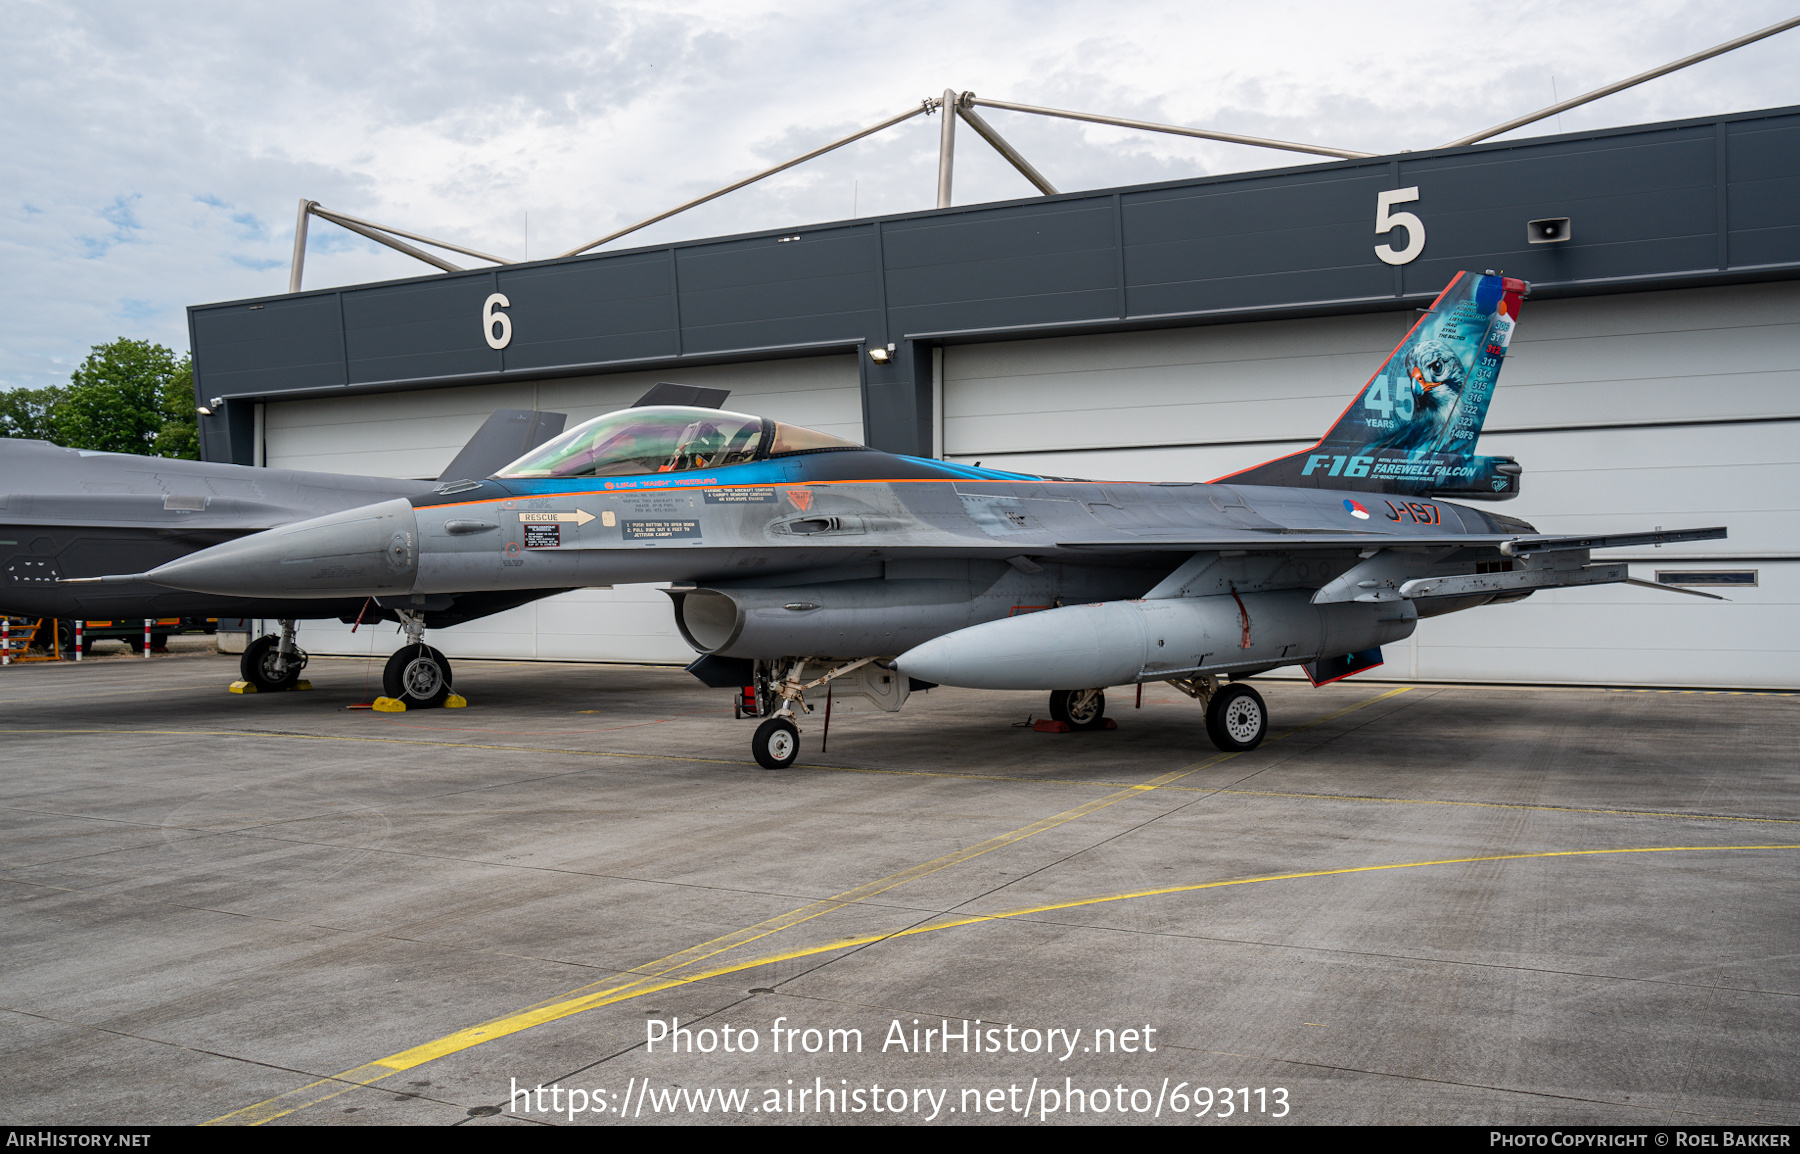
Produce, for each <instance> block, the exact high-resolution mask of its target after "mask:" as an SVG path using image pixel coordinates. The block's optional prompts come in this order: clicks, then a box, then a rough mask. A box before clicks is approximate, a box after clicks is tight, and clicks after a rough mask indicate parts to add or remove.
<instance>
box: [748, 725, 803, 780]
mask: <svg viewBox="0 0 1800 1154" xmlns="http://www.w3.org/2000/svg"><path fill="white" fill-rule="evenodd" d="M750 752H751V753H752V754H754V755H755V756H756V764H758V765H760V766H762V767H763V768H764V769H786V768H787V767H788V766H790V765H792V764H794V759H795V758H796V757H799V756H800V730H799V729H798V728H796V727H795V725H794V723H793V722H791V721H789V720H788V719H787V718H785V717H771V718H769V720H767V721H765V722H763V723H762V724H761V725H759V726H757V727H756V736H755V737H753V738H751V739H750Z"/></svg>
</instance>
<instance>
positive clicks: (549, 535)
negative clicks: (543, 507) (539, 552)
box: [520, 521, 562, 549]
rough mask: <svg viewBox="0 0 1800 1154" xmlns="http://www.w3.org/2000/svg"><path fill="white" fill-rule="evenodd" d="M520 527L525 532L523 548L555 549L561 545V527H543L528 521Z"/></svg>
mask: <svg viewBox="0 0 1800 1154" xmlns="http://www.w3.org/2000/svg"><path fill="white" fill-rule="evenodd" d="M520 527H521V528H523V529H524V530H525V548H527V549H555V548H558V547H559V546H561V545H562V526H561V525H544V524H541V523H536V522H530V521H528V522H525V523H524V524H523V525H521V526H520Z"/></svg>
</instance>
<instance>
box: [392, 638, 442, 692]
mask: <svg viewBox="0 0 1800 1154" xmlns="http://www.w3.org/2000/svg"><path fill="white" fill-rule="evenodd" d="M381 691H382V692H383V693H385V694H387V696H389V697H391V698H393V699H394V700H396V701H399V702H403V703H404V704H405V705H406V707H407V708H408V709H430V708H433V707H435V706H439V705H442V704H444V701H445V700H446V699H447V698H449V696H450V662H449V661H448V660H447V659H446V658H445V657H444V655H443V654H442V653H439V652H438V651H437V650H435V649H433V648H432V647H431V646H429V645H426V644H425V643H424V642H420V643H419V644H417V645H402V646H401V647H400V648H399V649H396V650H395V651H394V653H393V655H392V656H391V657H389V658H388V659H387V665H386V666H385V667H384V668H383V669H382V671H381Z"/></svg>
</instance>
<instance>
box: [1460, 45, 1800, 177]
mask: <svg viewBox="0 0 1800 1154" xmlns="http://www.w3.org/2000/svg"><path fill="white" fill-rule="evenodd" d="M1796 26H1800V16H1796V17H1794V18H1793V19H1791V20H1783V21H1782V22H1781V23H1779V24H1771V25H1769V26H1768V27H1767V28H1764V29H1763V30H1762V31H1761V32H1752V33H1750V34H1749V35H1748V36H1740V37H1738V38H1737V39H1736V40H1727V41H1726V42H1725V43H1723V44H1720V45H1717V46H1715V47H1712V48H1708V49H1707V50H1706V51H1704V52H1696V53H1694V54H1693V55H1692V56H1683V57H1682V58H1681V59H1680V60H1675V61H1672V62H1670V63H1668V64H1665V65H1663V66H1662V67H1661V68H1652V69H1651V70H1650V71H1648V72H1640V73H1638V74H1637V75H1636V76H1632V77H1628V78H1627V79H1624V80H1621V81H1619V82H1618V83H1617V84H1608V85H1607V86H1606V87H1604V88H1596V89H1594V90H1593V91H1592V92H1589V93H1585V94H1583V95H1581V96H1577V97H1574V98H1572V99H1570V100H1565V101H1563V102H1562V103H1560V104H1552V105H1551V106H1550V107H1548V108H1540V109H1538V110H1537V111H1536V112H1531V113H1527V114H1526V115H1524V116H1517V117H1514V118H1513V119H1511V120H1509V121H1507V122H1506V123H1504V124H1496V125H1494V127H1492V128H1484V129H1482V130H1481V131H1480V132H1477V133H1473V134H1471V135H1469V136H1464V137H1460V138H1458V139H1456V140H1452V141H1451V142H1450V143H1449V144H1446V145H1443V146H1442V147H1444V148H1456V147H1459V146H1460V145H1464V144H1475V143H1477V142H1478V141H1482V140H1486V139H1487V138H1488V137H1490V136H1499V135H1500V134H1501V133H1502V132H1511V131H1512V130H1513V129H1515V128H1522V127H1524V126H1525V125H1527V124H1530V123H1532V122H1533V121H1536V120H1543V119H1544V118H1545V117H1548V116H1555V115H1556V114H1557V113H1559V112H1567V111H1568V110H1569V109H1571V108H1574V107H1576V106H1578V105H1582V104H1586V103H1588V102H1589V101H1593V100H1598V99H1600V98H1601V97H1602V96H1611V95H1612V94H1613V93H1615V92H1623V91H1624V90H1625V89H1627V88H1631V87H1633V86H1635V85H1638V84H1642V83H1643V82H1644V81H1646V80H1655V79H1656V78H1657V77H1658V76H1667V75H1668V74H1669V73H1671V72H1675V71H1678V70H1679V69H1682V68H1686V67H1687V66H1688V65H1690V64H1698V63H1700V62H1701V61H1702V60H1711V59H1712V58H1713V57H1715V56H1720V55H1723V54H1724V53H1726V52H1730V51H1731V50H1732V49H1734V48H1742V47H1743V46H1744V45H1746V44H1753V43H1755V42H1756V41H1758V40H1761V39H1763V38H1764V37H1767V36H1773V35H1775V34H1776V33H1777V32H1786V31H1787V30H1788V29H1789V28H1793V27H1796Z"/></svg>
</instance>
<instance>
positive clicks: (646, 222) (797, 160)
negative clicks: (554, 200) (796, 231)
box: [558, 100, 937, 259]
mask: <svg viewBox="0 0 1800 1154" xmlns="http://www.w3.org/2000/svg"><path fill="white" fill-rule="evenodd" d="M936 110H937V102H936V101H934V100H922V101H920V102H919V106H918V107H917V108H911V109H908V110H907V111H905V112H902V113H901V114H900V115H898V116H890V117H888V118H887V119H886V120H884V121H882V122H881V123H879V124H871V125H870V126H869V127H867V128H864V129H862V130H860V131H858V132H852V133H851V134H850V135H849V136H844V137H839V138H838V139H837V140H834V141H832V142H831V143H830V144H826V145H821V146H820V147H818V148H815V149H813V150H812V151H811V152H803V153H801V154H800V155H799V156H796V157H794V158H793V159H792V160H784V161H782V162H781V163H780V164H777V165H776V166H775V167H773V168H765V169H763V170H762V171H761V172H758V173H755V174H753V175H750V176H746V177H745V178H744V179H742V180H739V181H735V182H733V183H731V184H728V185H726V186H725V187H724V188H717V189H714V190H713V191H711V192H709V193H707V194H706V195H705V196H697V197H695V198H694V199H693V200H690V201H686V202H684V203H682V204H678V205H676V206H675V207H674V208H671V209H669V210H667V211H665V212H659V213H657V214H656V215H655V216H650V217H645V218H644V219H643V220H640V221H638V222H637V223H636V224H634V225H629V226H627V227H625V228H622V229H620V230H619V231H617V232H609V233H607V234H606V235H605V236H603V237H601V238H600V239H599V240H590V241H588V242H587V243H586V244H584V245H581V246H579V247H577V248H572V249H570V250H569V251H568V252H565V253H561V254H560V255H559V256H558V259H561V258H562V257H571V256H580V255H581V254H582V253H584V252H586V251H587V250H589V249H591V248H599V247H600V246H601V245H603V244H605V243H607V242H608V241H614V240H618V239H619V238H620V237H622V236H624V235H626V234H627V233H633V232H636V231H637V230H638V229H640V228H648V227H649V226H651V225H653V224H655V223H656V222H657V221H659V220H667V219H669V218H670V217H671V216H674V215H675V214H676V213H679V212H686V211H687V210H688V209H690V208H695V207H698V206H699V205H702V204H705V203H706V202H707V201H709V200H717V199H718V198H719V197H721V196H724V195H725V194H726V193H728V192H736V191H737V190H738V189H740V188H743V187H744V186H745V185H749V184H755V183H756V182H757V181H759V180H762V179H764V178H766V177H770V176H774V175H775V174H776V173H778V172H786V171H787V170H788V169H790V168H792V167H794V166H795V165H796V164H804V163H805V162H807V161H809V160H811V159H812V158H813V157H815V156H824V155H825V154H826V153H827V152H831V151H833V150H834V149H839V148H842V147H844V145H846V144H854V143H856V142H857V141H859V140H861V139H862V138H863V137H865V136H873V135H874V134H875V133H877V132H880V131H881V130H882V129H884V128H892V127H893V126H894V125H896V124H899V123H900V122H901V121H903V120H911V119H912V118H913V117H915V116H922V115H924V114H925V113H928V112H935V111H936Z"/></svg>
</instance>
